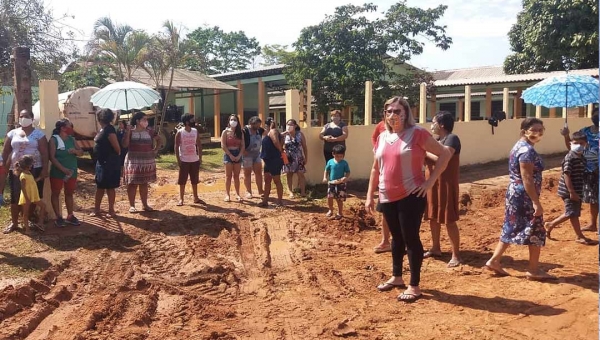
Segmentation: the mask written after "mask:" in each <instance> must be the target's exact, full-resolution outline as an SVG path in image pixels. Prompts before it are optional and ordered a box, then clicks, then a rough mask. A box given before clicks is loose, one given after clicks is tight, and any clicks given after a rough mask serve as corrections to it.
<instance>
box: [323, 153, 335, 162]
mask: <svg viewBox="0 0 600 340" xmlns="http://www.w3.org/2000/svg"><path fill="white" fill-rule="evenodd" d="M323 157H325V165H327V162H329V160H330V159H333V153H332V151H327V150H323Z"/></svg>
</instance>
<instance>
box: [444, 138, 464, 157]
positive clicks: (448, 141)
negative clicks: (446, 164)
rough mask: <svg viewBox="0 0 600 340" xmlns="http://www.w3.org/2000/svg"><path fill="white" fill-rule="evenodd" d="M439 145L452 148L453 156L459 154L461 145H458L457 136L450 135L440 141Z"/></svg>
mask: <svg viewBox="0 0 600 340" xmlns="http://www.w3.org/2000/svg"><path fill="white" fill-rule="evenodd" d="M440 143H442V145H444V146H449V147H451V148H453V149H454V154H456V155H459V154H460V149H461V145H460V139H459V138H458V136H457V135H455V134H453V133H450V134H448V135H446V137H444V138H442V139H440Z"/></svg>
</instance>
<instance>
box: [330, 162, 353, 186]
mask: <svg viewBox="0 0 600 340" xmlns="http://www.w3.org/2000/svg"><path fill="white" fill-rule="evenodd" d="M325 172H329V180H330V181H335V180H338V179H340V178H342V177H344V176H345V175H346V173H348V172H350V165H348V162H346V160H345V159H342V160H341V161H339V163H338V162H336V161H335V159H333V158H332V159H330V160H329V161H327V165H325Z"/></svg>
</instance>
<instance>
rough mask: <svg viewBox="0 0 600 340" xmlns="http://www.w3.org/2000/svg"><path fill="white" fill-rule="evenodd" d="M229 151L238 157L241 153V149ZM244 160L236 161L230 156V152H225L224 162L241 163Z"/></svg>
mask: <svg viewBox="0 0 600 340" xmlns="http://www.w3.org/2000/svg"><path fill="white" fill-rule="evenodd" d="M229 152H230V153H231V154H232V155H233V156H234V157H237V156H238V155H239V154H240V149H237V150H229ZM241 161H242V160H241V159H240V160H238V161H237V162H234V161H232V160H231V158H229V155H228V154H223V164H227V163H239V162H241Z"/></svg>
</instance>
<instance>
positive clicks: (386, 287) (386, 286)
mask: <svg viewBox="0 0 600 340" xmlns="http://www.w3.org/2000/svg"><path fill="white" fill-rule="evenodd" d="M394 288H402V289H406V284H405V283H404V282H403V283H401V284H395V283H390V282H384V283H382V284H380V285H379V286H377V290H378V291H380V292H389V291H390V290H392V289H394Z"/></svg>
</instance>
